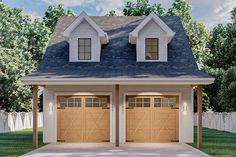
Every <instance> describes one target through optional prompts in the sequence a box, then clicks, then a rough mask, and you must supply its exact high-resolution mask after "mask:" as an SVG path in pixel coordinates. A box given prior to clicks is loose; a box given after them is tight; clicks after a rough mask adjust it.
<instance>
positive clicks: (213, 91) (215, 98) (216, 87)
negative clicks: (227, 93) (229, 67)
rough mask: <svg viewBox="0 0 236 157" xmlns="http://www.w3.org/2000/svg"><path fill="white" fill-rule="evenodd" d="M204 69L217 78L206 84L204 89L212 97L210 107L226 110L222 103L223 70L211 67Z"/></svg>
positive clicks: (214, 109) (221, 110) (217, 110)
mask: <svg viewBox="0 0 236 157" xmlns="http://www.w3.org/2000/svg"><path fill="white" fill-rule="evenodd" d="M204 71H205V72H206V73H208V74H209V75H210V76H212V77H214V78H215V81H214V83H213V84H210V85H207V86H204V91H205V92H206V94H207V95H208V97H209V98H210V103H209V108H211V109H212V110H213V111H216V112H224V111H225V110H224V109H225V107H224V106H222V105H220V103H219V102H220V96H219V93H220V90H221V83H222V78H223V73H224V72H223V70H219V69H218V70H214V69H210V68H206V67H205V68H204Z"/></svg>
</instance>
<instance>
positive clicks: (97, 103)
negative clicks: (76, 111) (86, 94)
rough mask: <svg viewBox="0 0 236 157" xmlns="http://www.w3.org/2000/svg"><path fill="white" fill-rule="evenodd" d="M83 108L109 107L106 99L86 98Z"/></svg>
mask: <svg viewBox="0 0 236 157" xmlns="http://www.w3.org/2000/svg"><path fill="white" fill-rule="evenodd" d="M85 106H86V107H102V108H107V107H109V106H108V102H107V97H98V98H86V99H85Z"/></svg>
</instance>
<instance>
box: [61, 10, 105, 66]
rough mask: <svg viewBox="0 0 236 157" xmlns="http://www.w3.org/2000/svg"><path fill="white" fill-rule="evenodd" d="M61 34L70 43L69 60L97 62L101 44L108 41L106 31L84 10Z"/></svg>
mask: <svg viewBox="0 0 236 157" xmlns="http://www.w3.org/2000/svg"><path fill="white" fill-rule="evenodd" d="M62 34H63V36H64V37H65V38H66V40H67V41H68V42H69V45H70V49H69V51H70V52H69V61H70V62H99V61H100V54H101V45H102V44H107V43H108V41H109V40H108V36H107V33H105V32H104V31H103V30H102V29H101V28H100V27H99V26H98V25H97V24H96V23H95V22H94V21H93V20H92V19H91V18H90V17H89V16H88V15H87V14H86V13H85V12H82V13H81V14H80V15H79V16H78V17H77V18H76V19H75V20H74V22H73V23H72V24H70V25H69V26H68V27H67V28H66V29H65V30H64V32H62Z"/></svg>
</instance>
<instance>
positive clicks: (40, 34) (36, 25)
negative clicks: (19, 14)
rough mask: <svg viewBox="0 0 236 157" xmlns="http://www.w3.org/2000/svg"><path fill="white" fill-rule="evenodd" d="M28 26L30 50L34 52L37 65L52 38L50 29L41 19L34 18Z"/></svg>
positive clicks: (27, 34)
mask: <svg viewBox="0 0 236 157" xmlns="http://www.w3.org/2000/svg"><path fill="white" fill-rule="evenodd" d="M27 27H28V28H27V32H26V34H25V35H26V38H27V39H28V51H29V52H30V53H31V54H32V59H33V60H34V61H35V63H36V66H37V65H38V64H39V62H40V61H41V58H42V56H43V54H44V52H45V49H46V47H47V44H48V40H49V38H50V29H49V28H48V27H47V26H45V24H44V22H43V21H42V20H41V19H34V21H33V22H32V23H31V24H29V25H27Z"/></svg>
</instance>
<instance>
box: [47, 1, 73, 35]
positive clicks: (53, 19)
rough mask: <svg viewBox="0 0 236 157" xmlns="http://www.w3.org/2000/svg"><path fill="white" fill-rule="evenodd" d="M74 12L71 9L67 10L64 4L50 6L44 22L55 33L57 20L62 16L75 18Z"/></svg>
mask: <svg viewBox="0 0 236 157" xmlns="http://www.w3.org/2000/svg"><path fill="white" fill-rule="evenodd" d="M73 15H74V12H73V10H71V9H65V8H64V6H63V5H62V4H59V5H53V6H49V7H48V9H47V10H46V12H45V14H44V17H43V21H44V22H45V25H46V26H47V27H48V28H50V30H51V32H53V31H54V28H55V26H56V23H57V20H58V18H59V17H61V16H73Z"/></svg>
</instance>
